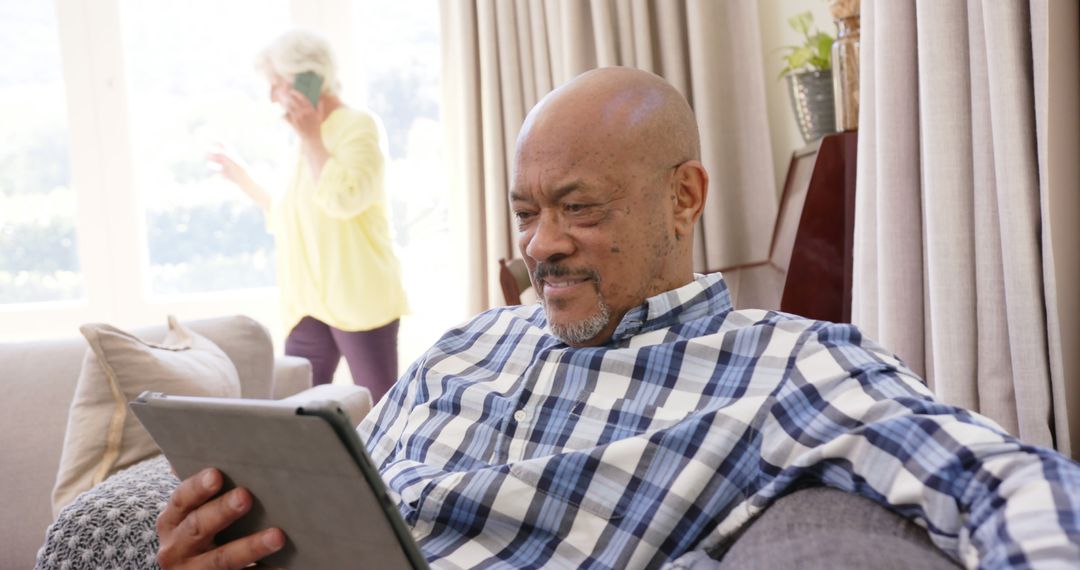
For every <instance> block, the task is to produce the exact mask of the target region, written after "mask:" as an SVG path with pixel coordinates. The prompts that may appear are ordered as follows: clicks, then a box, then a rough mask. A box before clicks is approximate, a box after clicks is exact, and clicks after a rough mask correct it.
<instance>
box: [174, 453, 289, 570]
mask: <svg viewBox="0 0 1080 570" xmlns="http://www.w3.org/2000/svg"><path fill="white" fill-rule="evenodd" d="M222 481H223V480H222V477H221V472H220V471H218V470H217V469H206V470H204V471H200V472H199V473H196V474H195V475H192V476H191V477H189V478H187V479H185V480H184V481H183V482H181V483H180V486H179V487H177V488H176V490H175V491H173V494H172V497H170V498H169V504H168V505H167V506H166V507H165V510H164V511H162V512H161V515H160V516H158V519H157V531H158V537H159V539H160V541H161V546H160V548H159V550H158V556H157V559H158V564H160V565H161V567H162V568H165V569H166V570H170V569H195V568H205V569H210V570H226V569H234V568H244V567H246V566H248V565H250V564H252V563H254V562H256V561H258V560H259V559H261V558H264V557H266V556H269V555H270V554H273V553H274V552H277V551H278V550H280V549H281V547H282V546H284V545H285V533H283V532H282V531H281V529H278V528H271V529H267V530H264V531H261V532H257V533H255V534H252V535H249V536H245V537H244V538H240V539H237V540H234V541H232V542H230V543H228V544H226V545H223V546H220V547H215V545H214V535H216V534H217V533H218V532H220V531H221V530H223V529H224V528H226V527H228V526H229V525H230V524H232V523H233V522H235V521H236V520H237V519H239V518H240V517H242V516H243V515H244V514H245V513H247V512H248V510H250V509H251V493H249V492H248V491H247V489H242V488H237V489H233V490H231V491H229V492H228V493H225V494H224V495H222V496H220V497H217V498H214V499H213V500H211V498H212V497H214V495H216V494H217V492H218V491H219V490H220V489H221V484H222Z"/></svg>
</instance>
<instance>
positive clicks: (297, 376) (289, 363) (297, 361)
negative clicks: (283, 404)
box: [270, 356, 311, 400]
mask: <svg viewBox="0 0 1080 570" xmlns="http://www.w3.org/2000/svg"><path fill="white" fill-rule="evenodd" d="M308 388H311V363H310V362H308V360H307V359H306V358H300V357H299V356H278V357H275V358H274V378H273V385H272V386H271V389H270V399H272V400H280V399H282V398H286V397H288V396H292V395H293V394H298V393H300V392H303V391H304V390H307V389H308Z"/></svg>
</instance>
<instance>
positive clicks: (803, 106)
mask: <svg viewBox="0 0 1080 570" xmlns="http://www.w3.org/2000/svg"><path fill="white" fill-rule="evenodd" d="M786 77H787V83H788V93H789V94H790V95H791V108H792V109H793V110H794V111H795V122H796V123H798V124H799V132H800V133H802V137H803V140H804V141H806V142H807V143H810V142H813V141H816V140H818V139H819V138H821V137H823V136H825V135H827V134H829V133H833V132H836V111H835V108H834V103H833V79H832V71H828V70H826V71H801V72H798V73H789V74H787V76H786Z"/></svg>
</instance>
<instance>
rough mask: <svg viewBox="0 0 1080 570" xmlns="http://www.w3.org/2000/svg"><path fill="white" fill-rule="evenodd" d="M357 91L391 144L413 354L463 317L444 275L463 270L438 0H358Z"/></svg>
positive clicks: (406, 350) (405, 340)
mask: <svg viewBox="0 0 1080 570" xmlns="http://www.w3.org/2000/svg"><path fill="white" fill-rule="evenodd" d="M353 15H354V21H353V27H354V29H355V30H356V33H355V34H354V36H353V38H354V39H353V42H354V50H355V53H354V56H355V57H354V61H356V62H357V67H358V68H360V69H361V70H362V71H361V73H360V76H361V85H359V86H358V87H359V89H358V91H359V93H358V96H359V98H360V99H362V100H364V101H366V103H367V105H368V107H369V108H371V110H372V111H374V112H375V113H376V114H378V115H379V117H381V118H382V121H383V125H384V127H385V128H386V133H387V137H388V139H389V141H388V142H389V147H390V164H389V168H388V169H387V182H386V184H387V188H386V189H387V194H388V196H389V200H390V203H391V211H392V215H393V223H394V230H395V232H396V242H397V244H398V246H399V252H398V253H399V257H400V259H401V264H402V273H403V279H404V283H405V289H406V292H407V294H408V295H409V304H410V305H411V308H412V315H410V316H409V317H407V318H406V319H405V320H404V322H403V325H402V334H401V338H400V339H399V343H400V344H401V345H402V348H401V352H402V353H403V354H405V355H417V354H419V353H420V351H422V350H423V349H425V348H427V347H428V346H430V345H431V343H432V342H434V341H435V340H436V338H435V337H436V336H437V335H438V334H439V333H441V332H442V331H444V330H445V329H446V328H447V327H449V326H452V325H454V324H455V323H457V322H459V321H460V320H461V319H462V318H464V316H465V315H464V312H463V310H462V307H461V304H460V303H448V302H447V299H449V298H462V297H461V296H460V295H458V294H457V293H458V292H456V291H453V290H451V288H452V286H453V285H452V284H453V283H456V280H453V279H449V278H448V276H449V275H452V274H456V273H460V272H462V271H463V269H462V266H461V264H460V255H455V253H456V252H454V251H452V250H451V247H450V244H451V243H452V240H451V239H450V237H451V235H450V234H451V228H450V223H449V216H450V194H449V183H448V179H447V177H446V173H445V169H444V167H443V152H442V147H443V144H442V142H443V138H442V137H443V131H442V125H441V122H440V113H439V102H440V99H441V79H442V78H441V67H440V65H441V59H440V47H439V6H438V3H437V2H436V0H424V1H423V2H383V1H380V0H356V1H355V3H354V9H353Z"/></svg>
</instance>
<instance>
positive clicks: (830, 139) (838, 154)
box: [721, 131, 858, 323]
mask: <svg viewBox="0 0 1080 570" xmlns="http://www.w3.org/2000/svg"><path fill="white" fill-rule="evenodd" d="M857 147H858V133H857V132H855V131H852V132H845V133H836V134H832V135H827V136H825V137H823V138H822V139H821V140H819V141H817V142H815V143H812V144H810V145H807V146H806V147H805V148H802V149H800V150H798V151H796V152H795V153H793V154H792V157H791V165H790V166H789V167H788V174H787V178H786V179H785V181H784V190H783V193H782V195H781V199H780V209H779V211H778V213H777V216H776V223H775V225H774V227H773V238H772V244H771V247H770V250H769V258H768V259H767V260H762V261H760V262H758V263H753V264H749V265H743V266H739V267H733V268H727V269H722V270H721V271H723V273H724V276H725V279H726V280H727V282H728V286H729V288H730V289H731V291H732V300H733V302H734V303H735V306H736V308H751V307H753V308H762V309H771V310H777V309H779V310H781V311H784V312H787V313H794V314H797V315H802V316H804V317H809V318H813V319H821V320H826V321H832V322H839V323H847V322H851V277H852V245H853V237H854V227H855V162H856V151H857Z"/></svg>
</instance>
